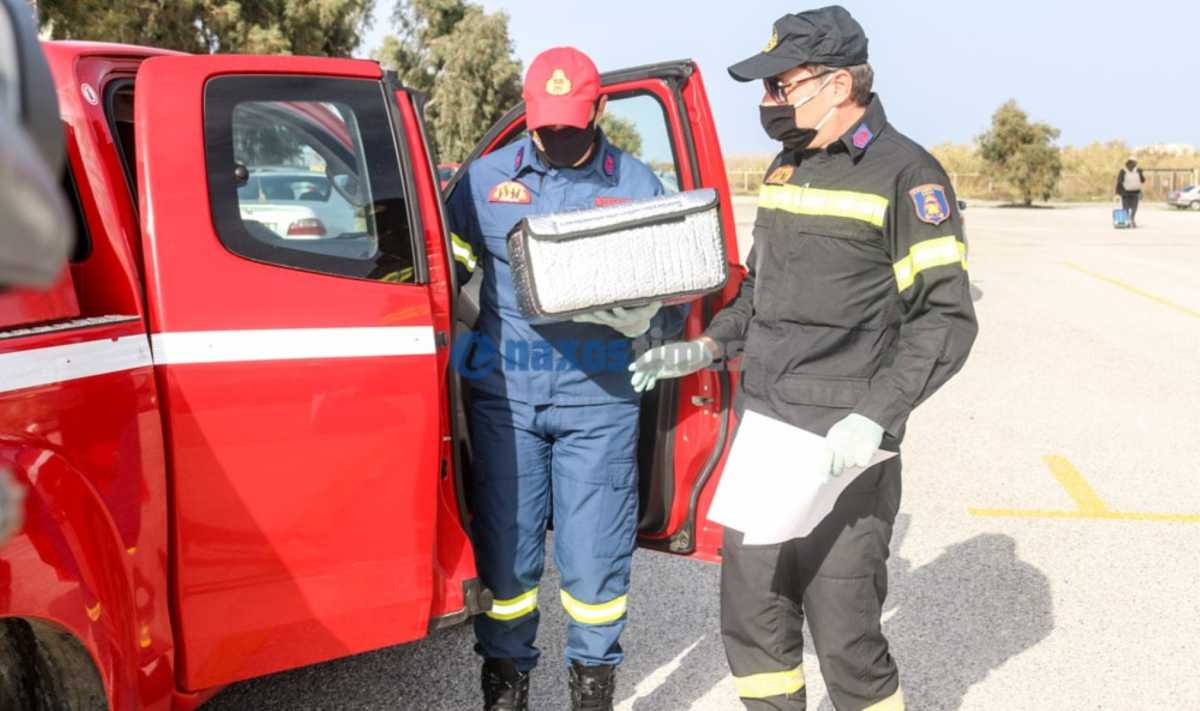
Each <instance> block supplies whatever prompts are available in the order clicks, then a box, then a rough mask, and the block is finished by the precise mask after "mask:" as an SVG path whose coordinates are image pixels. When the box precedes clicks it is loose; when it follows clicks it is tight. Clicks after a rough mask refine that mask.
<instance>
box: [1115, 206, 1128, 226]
mask: <svg viewBox="0 0 1200 711" xmlns="http://www.w3.org/2000/svg"><path fill="white" fill-rule="evenodd" d="M1132 226H1133V223H1132V222H1130V220H1129V210H1126V209H1125V208H1122V207H1119V208H1117V209H1116V210H1113V227H1115V228H1117V229H1118V230H1123V229H1127V228H1129V227H1132Z"/></svg>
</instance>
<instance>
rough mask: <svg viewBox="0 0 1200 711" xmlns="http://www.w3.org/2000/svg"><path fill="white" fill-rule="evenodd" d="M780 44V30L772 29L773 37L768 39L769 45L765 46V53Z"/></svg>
mask: <svg viewBox="0 0 1200 711" xmlns="http://www.w3.org/2000/svg"><path fill="white" fill-rule="evenodd" d="M778 46H779V30H777V29H776V30H771V39H769V40H767V46H766V47H764V48H763V53H764V54H766V53H767V52H770V51H771V50H773V49H775V48H776V47H778Z"/></svg>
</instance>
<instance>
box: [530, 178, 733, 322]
mask: <svg viewBox="0 0 1200 711" xmlns="http://www.w3.org/2000/svg"><path fill="white" fill-rule="evenodd" d="M508 258H509V266H510V267H511V269H512V275H513V286H514V289H515V291H516V296H517V303H518V304H519V305H520V308H521V310H522V311H523V312H524V314H525V317H526V318H527V319H529V321H530V322H532V323H549V322H553V321H566V320H569V319H570V318H571V317H572V316H576V315H579V314H584V313H588V312H591V311H598V310H600V309H611V308H613V307H614V306H641V305H643V304H649V303H651V302H654V301H661V302H663V303H664V304H676V303H681V302H684V301H690V300H691V299H693V298H695V297H697V296H700V295H702V294H707V293H710V292H713V291H716V290H718V289H720V288H721V287H723V286H724V285H725V282H726V280H727V279H728V278H729V264H728V260H727V258H726V254H725V235H724V232H723V229H722V224H721V209H720V199H719V197H718V194H717V191H716V190H712V189H704V190H692V191H688V192H684V193H676V194H674V195H665V196H662V197H657V198H652V199H649V200H639V201H637V202H629V203H623V204H620V205H614V206H610V207H598V208H592V209H587V210H578V211H574V212H560V213H555V214H551V215H537V216H533V217H527V218H525V219H524V220H522V221H521V222H520V223H518V225H517V226H516V227H515V228H514V229H513V231H512V232H511V233H510V234H509V236H508Z"/></svg>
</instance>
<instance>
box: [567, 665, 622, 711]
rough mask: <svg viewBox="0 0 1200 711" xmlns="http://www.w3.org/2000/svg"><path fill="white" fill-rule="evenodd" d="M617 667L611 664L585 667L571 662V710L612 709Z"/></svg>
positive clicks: (609, 710) (602, 710)
mask: <svg viewBox="0 0 1200 711" xmlns="http://www.w3.org/2000/svg"><path fill="white" fill-rule="evenodd" d="M616 690H617V669H616V667H614V666H613V665H611V664H604V665H602V666H598V667H585V666H584V665H582V664H580V663H579V662H574V661H573V662H571V711H612V708H613V693H614V692H615V691H616Z"/></svg>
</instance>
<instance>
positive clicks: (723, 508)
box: [708, 410, 896, 545]
mask: <svg viewBox="0 0 1200 711" xmlns="http://www.w3.org/2000/svg"><path fill="white" fill-rule="evenodd" d="M827 456H828V455H827V454H826V447H825V438H824V437H822V436H820V435H817V434H813V433H812V432H809V431H807V430H803V429H801V428H799V427H795V426H793V425H789V424H788V423H786V422H781V421H780V420H776V419H774V418H773V417H768V416H767V415H763V414H760V413H757V412H752V411H749V410H747V411H746V413H745V415H744V416H743V417H742V421H741V424H740V426H739V427H738V431H737V436H736V437H735V438H734V440H733V446H732V448H731V449H730V451H729V458H728V459H727V460H726V462H725V469H724V470H723V472H722V474H721V482H720V484H719V485H718V486H717V493H716V494H714V496H713V502H712V506H711V507H710V508H709V512H708V518H709V520H712V521H715V522H717V523H720V524H721V525H723V526H728V527H729V528H732V529H734V530H737V531H741V532H742V533H743V534H745V538H744V539H743V542H744V543H746V544H747V545H768V544H772V543H781V542H783V541H788V540H791V539H793V538H803V537H804V536H807V535H808V534H810V533H812V530H813V529H814V528H816V527H817V524H819V523H820V522H821V521H822V520H823V519H824V518H825V517H826V516H828V515H829V512H830V511H832V510H833V505H834V503H835V502H836V501H837V499H838V497H839V496H841V494H842V492H843V491H845V489H846V487H848V486H849V485H850V484H851V483H852V482H853V481H854V480H855V479H857V478H858V476H859V475H860V474H862V473H863V471H865V469H866V468H860V467H851V468H848V469H846V470H845V471H844V472H842V474H841V475H840V476H837V477H833V478H832V479H830V480H829V481H826V479H827V477H826V475H825V473H824V472H825V471H827V468H826V469H823V467H825V466H827V465H826V462H827V461H828V459H827ZM894 456H896V454H895V452H885V451H883V450H877V451H876V452H875V455H874V456H873V457H872V458H871V464H870V466H875V465H876V464H879V463H880V462H884V461H886V460H888V459H891V458H892V457H894Z"/></svg>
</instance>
